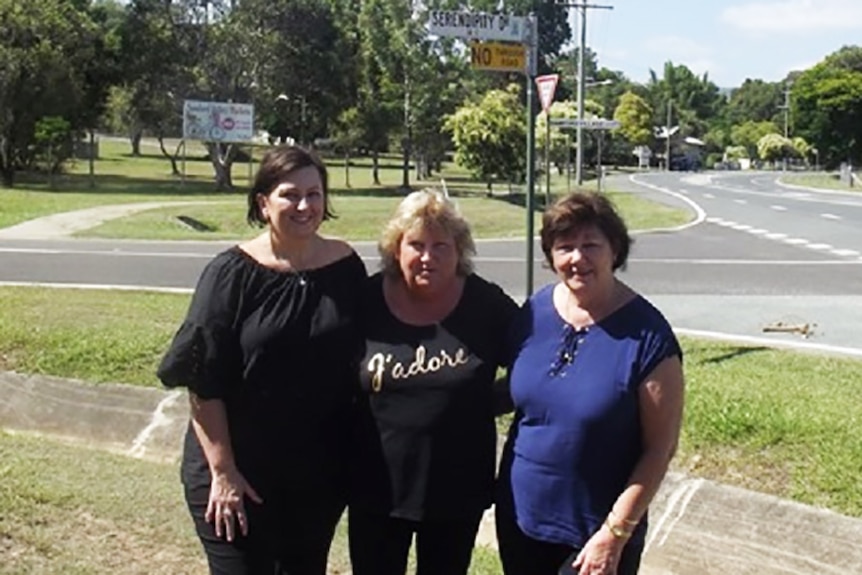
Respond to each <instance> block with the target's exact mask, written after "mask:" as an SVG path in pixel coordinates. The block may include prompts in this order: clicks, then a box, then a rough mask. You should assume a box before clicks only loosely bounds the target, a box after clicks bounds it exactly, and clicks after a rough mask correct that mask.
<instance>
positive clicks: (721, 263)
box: [629, 258, 857, 266]
mask: <svg viewBox="0 0 862 575" xmlns="http://www.w3.org/2000/svg"><path fill="white" fill-rule="evenodd" d="M629 263H632V264H674V265H676V264H687V265H705V266H716V265H717V266H847V265H850V266H855V265H857V264H856V262H855V261H853V260H844V259H842V260H733V259H705V258H704V259H689V258H630V259H629Z"/></svg>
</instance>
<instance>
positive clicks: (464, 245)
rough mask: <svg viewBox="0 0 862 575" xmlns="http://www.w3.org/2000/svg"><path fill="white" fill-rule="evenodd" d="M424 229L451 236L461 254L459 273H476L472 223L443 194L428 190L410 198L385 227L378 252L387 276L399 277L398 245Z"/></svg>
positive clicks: (412, 193)
mask: <svg viewBox="0 0 862 575" xmlns="http://www.w3.org/2000/svg"><path fill="white" fill-rule="evenodd" d="M422 227H432V228H434V227H436V228H438V229H440V230H443V231H444V232H446V233H448V234H450V235H451V236H452V238H453V239H454V241H455V251H456V252H457V254H458V267H457V273H458V274H459V275H461V276H467V275H470V274H471V273H472V272H473V259H472V258H473V256H474V255H475V254H476V244H475V243H474V242H473V236H472V234H471V233H470V224H468V223H467V220H465V219H464V217H463V216H461V213H460V211H459V210H458V207H457V206H456V205H455V203H454V202H453V201H452V200H450V199H449V198H448V197H447V196H445V195H444V194H443V193H442V192H439V191H437V190H434V189H424V190H419V191H417V192H411V193H410V194H408V195H407V197H405V198H404V199H403V200H401V203H400V204H399V205H398V208H396V210H395V214H394V215H393V216H392V218H391V219H390V220H389V222H388V223H387V224H386V226H385V227H384V228H383V234H381V236H380V242H379V243H378V244H377V251H378V252H380V269H381V271H382V272H383V274H384V275H389V276H393V275H398V274H400V273H401V270H400V268H399V266H398V256H397V254H398V247H399V246H398V244H400V243H401V238H403V237H404V234H405V233H407V232H409V231H412V230H415V229H419V228H422Z"/></svg>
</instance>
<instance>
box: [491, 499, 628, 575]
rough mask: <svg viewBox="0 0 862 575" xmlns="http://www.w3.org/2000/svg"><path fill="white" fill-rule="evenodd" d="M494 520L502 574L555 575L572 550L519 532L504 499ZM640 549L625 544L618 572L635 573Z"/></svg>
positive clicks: (497, 509) (496, 510)
mask: <svg viewBox="0 0 862 575" xmlns="http://www.w3.org/2000/svg"><path fill="white" fill-rule="evenodd" d="M495 519H496V527H497V544H498V546H499V548H500V561H501V562H502V563H503V573H504V575H558V573H559V571H560V567H561V566H562V564H563V562H564V561H566V559H567V558H569V556H570V555H571V554H572V553H573V552H574V551H575V549H574V548H572V547H570V546H568V545H563V544H560V543H547V542H545V541H539V540H537V539H533V538H532V537H530V536H529V535H527V534H526V533H524V532H523V531H521V528H520V527H518V523H517V520H516V519H515V514H514V513H513V512H512V507H511V505H506V502H505V501H503V502H501V504H500V503H498V505H497V507H496V509H495ZM642 552H643V545H642V544H641V545H638V544H636V543H635V544H633V543H632V542H630V543H629V544H627V545H626V546H625V548H624V549H623V554H622V557H621V558H620V563H619V566H618V567H617V575H637V572H638V569H639V568H640V562H641V553H642ZM572 559H574V557H572Z"/></svg>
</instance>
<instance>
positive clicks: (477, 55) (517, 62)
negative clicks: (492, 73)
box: [470, 42, 527, 72]
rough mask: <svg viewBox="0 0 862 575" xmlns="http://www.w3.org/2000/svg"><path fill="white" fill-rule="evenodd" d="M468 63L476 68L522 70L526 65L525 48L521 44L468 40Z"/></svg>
mask: <svg viewBox="0 0 862 575" xmlns="http://www.w3.org/2000/svg"><path fill="white" fill-rule="evenodd" d="M470 63H471V64H472V66H473V68H476V69H477V70H499V71H502V72H523V71H524V69H525V67H526V65H527V49H526V47H525V46H524V45H523V44H500V43H499V42H470Z"/></svg>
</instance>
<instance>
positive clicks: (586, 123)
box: [551, 118, 620, 192]
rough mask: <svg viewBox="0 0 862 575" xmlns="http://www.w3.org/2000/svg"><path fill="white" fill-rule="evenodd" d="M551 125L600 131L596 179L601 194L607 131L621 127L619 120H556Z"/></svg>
mask: <svg viewBox="0 0 862 575" xmlns="http://www.w3.org/2000/svg"><path fill="white" fill-rule="evenodd" d="M551 123H552V124H554V125H555V126H557V127H558V128H580V129H581V130H598V131H599V150H598V154H597V156H598V157H597V160H596V164H597V170H596V178H597V181H596V183H597V185H598V190H599V192H601V191H602V176H603V175H604V174H603V173H602V142H603V140H604V134H605V131H606V130H615V129H617V128H619V127H620V122H619V120H606V119H605V118H585V119H583V120H578V119H574V118H554V119H553V120H551Z"/></svg>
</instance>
